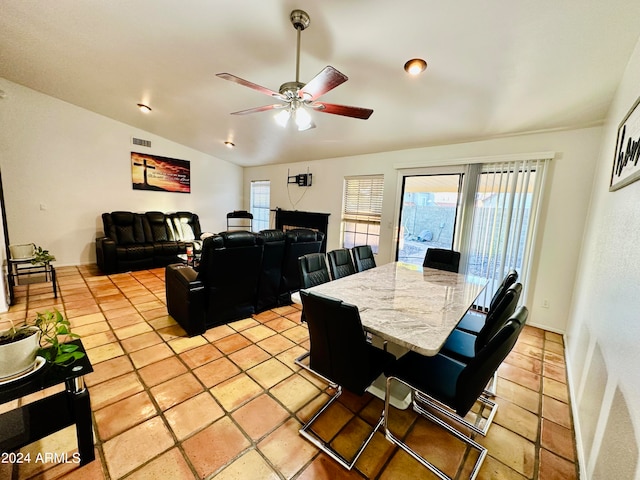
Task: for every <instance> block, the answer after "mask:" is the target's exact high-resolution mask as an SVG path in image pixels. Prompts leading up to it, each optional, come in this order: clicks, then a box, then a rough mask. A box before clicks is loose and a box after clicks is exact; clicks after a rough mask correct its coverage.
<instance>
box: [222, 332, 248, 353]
mask: <svg viewBox="0 0 640 480" xmlns="http://www.w3.org/2000/svg"><path fill="white" fill-rule="evenodd" d="M213 345H215V347H216V348H217V349H218V350H220V351H221V352H222V353H224V354H225V355H228V354H230V353H233V352H237V351H238V350H240V349H242V348H245V347H248V346H249V345H251V341H250V340H249V339H248V338H247V337H243V336H242V335H241V334H240V333H234V334H233V335H230V336H228V337H224V338H222V339H220V340H217V341H216V342H214V343H213Z"/></svg>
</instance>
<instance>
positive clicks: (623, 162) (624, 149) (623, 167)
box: [609, 98, 640, 192]
mask: <svg viewBox="0 0 640 480" xmlns="http://www.w3.org/2000/svg"><path fill="white" fill-rule="evenodd" d="M638 104H640V98H638V100H636V103H634V104H633V107H631V110H629V113H627V116H626V117H624V120H622V122H621V123H620V126H618V139H617V141H616V151H615V156H614V158H613V170H612V171H611V183H610V185H609V191H610V192H613V191H614V190H618V189H620V188H622V187H625V186H627V185H629V184H630V183H633V182H635V181H636V180H638V179H639V178H640V164H639V163H638V160H639V159H640V107H638Z"/></svg>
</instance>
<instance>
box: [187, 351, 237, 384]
mask: <svg viewBox="0 0 640 480" xmlns="http://www.w3.org/2000/svg"><path fill="white" fill-rule="evenodd" d="M240 372H241V370H240V369H239V368H238V367H237V366H236V364H235V363H233V362H232V361H231V360H229V359H228V358H224V357H223V358H219V359H218V360H214V361H213V362H210V363H207V364H206V365H203V366H202V367H198V368H196V369H195V370H193V373H194V374H195V376H196V377H198V379H199V380H200V381H201V382H202V383H204V384H205V386H207V387H209V388H210V387H213V386H215V385H218V384H219V383H221V382H224V381H225V380H228V379H230V378H231V377H234V376H236V375H237V374H238V373H240Z"/></svg>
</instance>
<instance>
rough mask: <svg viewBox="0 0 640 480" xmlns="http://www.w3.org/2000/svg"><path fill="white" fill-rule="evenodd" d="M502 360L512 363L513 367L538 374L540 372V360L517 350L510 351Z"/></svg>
mask: <svg viewBox="0 0 640 480" xmlns="http://www.w3.org/2000/svg"><path fill="white" fill-rule="evenodd" d="M504 361H505V363H508V364H510V365H513V366H514V367H519V368H523V369H525V370H528V371H530V372H533V373H535V374H538V375H540V374H541V373H542V360H539V359H537V358H534V357H531V356H529V355H523V354H522V353H518V352H511V353H510V354H509V356H508V357H507V358H506V359H505V360H504Z"/></svg>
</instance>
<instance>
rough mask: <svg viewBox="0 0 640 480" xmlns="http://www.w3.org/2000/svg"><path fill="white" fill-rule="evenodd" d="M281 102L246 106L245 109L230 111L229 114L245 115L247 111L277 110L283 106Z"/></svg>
mask: <svg viewBox="0 0 640 480" xmlns="http://www.w3.org/2000/svg"><path fill="white" fill-rule="evenodd" d="M285 107H286V105H285V104H283V103H276V104H274V105H265V106H263V107H255V108H248V109H247V110H240V111H238V112H231V115H247V114H248V113H257V112H266V111H267V110H277V109H279V108H285Z"/></svg>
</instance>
